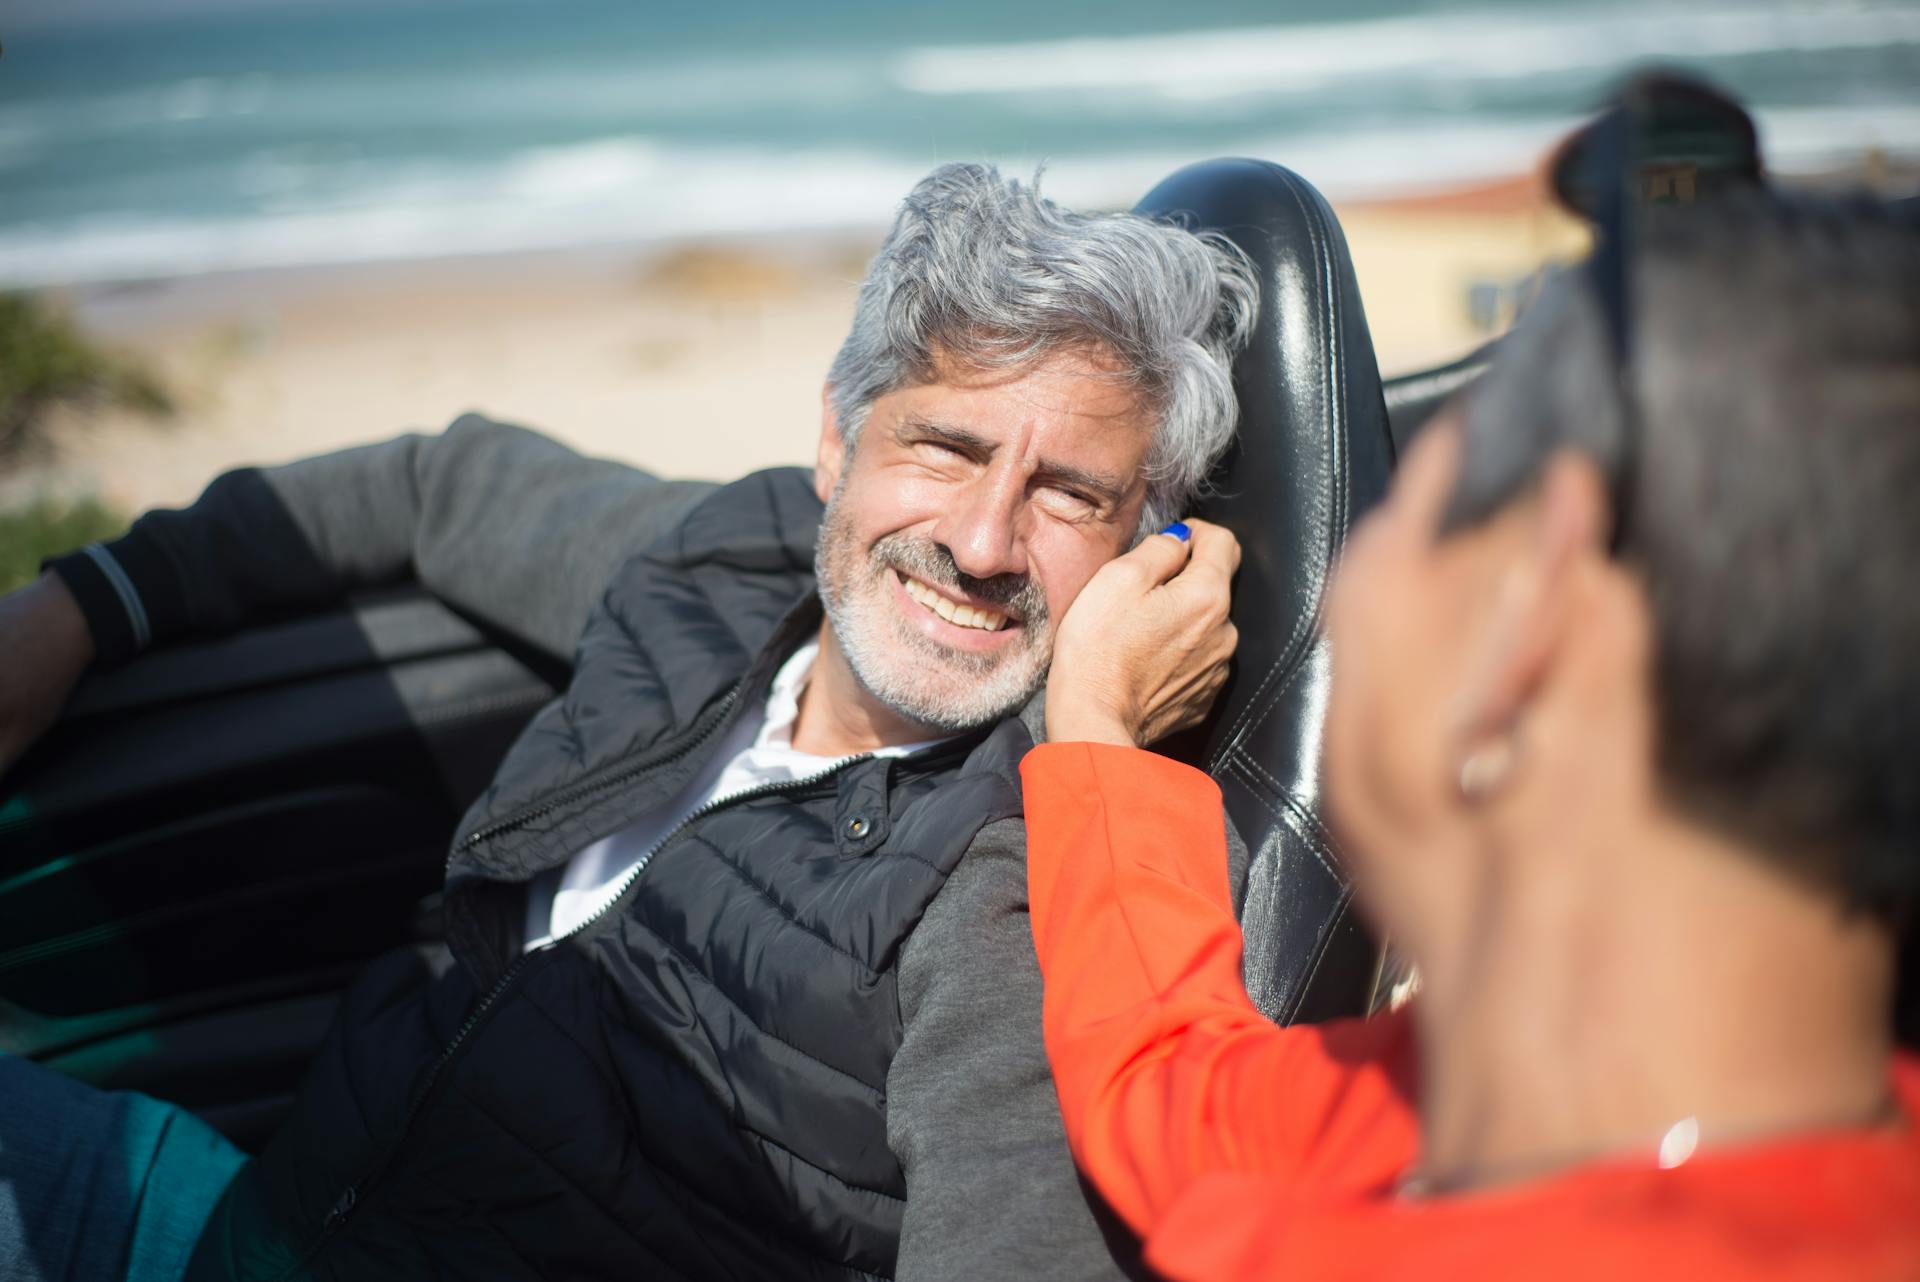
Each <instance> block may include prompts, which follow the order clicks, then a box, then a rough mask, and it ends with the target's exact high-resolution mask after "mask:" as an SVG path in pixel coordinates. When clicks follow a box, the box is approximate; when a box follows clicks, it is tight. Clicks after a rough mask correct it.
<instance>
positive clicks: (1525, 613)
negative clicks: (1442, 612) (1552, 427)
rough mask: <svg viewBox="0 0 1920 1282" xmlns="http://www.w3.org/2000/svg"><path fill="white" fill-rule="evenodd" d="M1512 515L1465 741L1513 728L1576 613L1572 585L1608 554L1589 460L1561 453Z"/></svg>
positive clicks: (1462, 722)
mask: <svg viewBox="0 0 1920 1282" xmlns="http://www.w3.org/2000/svg"><path fill="white" fill-rule="evenodd" d="M1526 507H1527V509H1528V510H1527V511H1526V512H1525V513H1516V516H1519V517H1521V519H1522V521H1523V522H1524V524H1523V525H1522V532H1521V533H1520V535H1519V538H1518V540H1517V546H1516V547H1515V548H1514V552H1515V553H1517V555H1513V556H1512V557H1511V559H1510V560H1509V563H1508V565H1507V567H1506V569H1505V570H1504V572H1503V578H1502V580H1501V583H1500V587H1499V591H1498V594H1497V596H1496V597H1495V600H1494V605H1493V610H1492V613H1491V617H1490V618H1489V619H1488V625H1487V627H1486V629H1485V631H1484V632H1483V633H1482V634H1481V635H1483V636H1484V637H1486V638H1487V644H1486V645H1485V647H1484V648H1483V651H1482V655H1481V662H1480V664H1479V665H1478V671H1477V672H1476V673H1475V674H1474V678H1473V679H1472V680H1471V681H1470V682H1469V684H1468V687H1467V689H1465V690H1463V691H1462V699H1461V702H1460V709H1459V711H1460V716H1459V723H1458V726H1457V732H1458V734H1459V736H1460V739H1461V741H1462V742H1463V743H1472V742H1474V741H1476V740H1479V739H1482V738H1485V737H1488V736H1495V735H1502V734H1505V733H1507V732H1508V731H1510V730H1511V729H1512V728H1513V725H1514V723H1515V722H1517V721H1518V720H1519V719H1520V715H1521V713H1522V712H1523V711H1525V709H1526V706H1527V703H1528V702H1529V701H1530V700H1531V699H1532V698H1533V695H1534V692H1535V691H1536V690H1537V689H1539V687H1540V686H1541V685H1542V684H1543V683H1544V682H1545V681H1546V679H1547V676H1548V674H1549V672H1550V670H1551V669H1552V667H1553V664H1554V661H1555V658H1556V656H1557V655H1558V653H1559V651H1560V649H1561V646H1562V645H1563V643H1564V642H1565V640H1566V638H1567V637H1568V636H1569V635H1571V633H1570V628H1572V627H1577V626H1578V620H1577V619H1576V618H1575V617H1574V616H1575V614H1576V613H1577V612H1578V610H1579V609H1580V601H1581V599H1582V598H1581V594H1580V593H1578V592H1576V591H1575V586H1576V583H1577V582H1578V580H1579V577H1580V575H1581V573H1582V572H1583V570H1585V569H1586V568H1587V567H1588V565H1589V563H1590V562H1591V561H1592V560H1593V559H1595V558H1599V559H1602V560H1604V559H1605V558H1606V555H1607V548H1606V532H1607V521H1608V515H1607V514H1608V502H1607V491H1606V481H1605V479H1604V478H1603V477H1602V476H1601V474H1600V469H1599V468H1598V467H1597V466H1595V465H1594V463H1593V460H1592V459H1590V458H1588V457H1587V456H1586V455H1584V454H1580V453H1577V452H1575V451H1572V450H1562V451H1560V452H1559V453H1558V454H1556V455H1555V456H1554V457H1553V458H1552V459H1550V460H1549V461H1548V463H1547V466H1546V470H1545V472H1544V473H1543V474H1542V476H1541V479H1540V486H1539V490H1538V492H1537V493H1536V494H1535V495H1534V496H1533V497H1532V498H1531V499H1529V500H1527V502H1526Z"/></svg>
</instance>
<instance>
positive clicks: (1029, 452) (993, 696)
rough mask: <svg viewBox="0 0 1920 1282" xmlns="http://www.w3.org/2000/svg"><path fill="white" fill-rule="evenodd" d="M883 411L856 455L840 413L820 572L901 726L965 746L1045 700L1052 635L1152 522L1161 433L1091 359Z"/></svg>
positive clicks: (830, 436) (949, 385)
mask: <svg viewBox="0 0 1920 1282" xmlns="http://www.w3.org/2000/svg"><path fill="white" fill-rule="evenodd" d="M934 374H935V377H934V380H933V381H932V382H930V383H924V384H920V385H917V386H912V387H905V388H901V389H899V390H897V391H893V392H889V393H887V394H885V395H883V396H880V397H878V398H876V399H875V400H874V402H873V404H872V405H871V406H870V408H869V410H868V414H867V418H866V422H865V424H864V425H863V426H862V428H861V431H860V434H859V440H858V443H857V444H856V445H855V447H854V449H853V451H852V452H851V454H850V455H849V454H848V452H847V451H846V450H845V449H844V447H843V441H842V438H841V436H840V434H839V431H838V429H837V426H836V425H835V423H834V422H833V419H832V415H831V411H829V413H828V416H827V421H826V423H825V426H824V429H823V431H822V433H821V441H820V458H819V465H818V468H817V470H816V472H815V485H816V487H817V488H818V489H819V492H820V496H821V498H822V499H823V500H825V502H826V503H827V513H826V517H825V519H824V520H823V522H822V525H821V530H820V544H819V551H818V554H817V556H816V566H817V569H818V571H819V576H820V594H821V598H822V599H823V600H824V601H825V603H826V607H827V622H828V627H827V636H826V641H827V644H828V646H830V647H837V650H838V655H837V657H838V658H841V659H844V661H845V663H846V665H847V667H848V668H849V669H850V670H851V672H852V674H853V676H854V677H855V678H856V679H857V681H858V684H859V686H860V687H861V689H862V690H863V691H864V692H865V694H866V695H868V696H869V697H871V698H873V699H875V700H877V701H878V702H879V703H880V704H881V705H883V706H884V707H885V708H886V709H887V710H888V711H890V712H891V713H892V714H893V715H894V716H896V717H899V718H902V719H904V720H905V721H908V722H911V723H914V724H916V725H918V726H921V727H926V728H930V729H933V730H938V731H943V732H951V731H956V730H961V729H965V728H968V727H971V726H977V725H982V724H986V723H988V722H991V721H993V720H996V719H997V718H999V717H1001V716H1004V715H1006V714H1007V713H1008V712H1011V711H1013V710H1015V709H1017V708H1018V707H1020V705H1021V704H1023V703H1024V702H1025V701H1026V700H1027V698H1028V697H1029V696H1030V695H1031V694H1032V693H1033V692H1034V691H1035V690H1036V689H1038V688H1039V685H1040V682H1041V680H1042V678H1043V677H1044V675H1045V672H1046V668H1047V663H1048V660H1049V659H1050V658H1051V656H1052V651H1053V627H1054V623H1055V621H1056V620H1058V619H1059V617H1060V615H1061V614H1062V613H1064V612H1065V610H1066V608H1067V607H1068V606H1069V605H1071V604H1072V603H1073V599H1074V597H1076V596H1078V595H1079V593H1080V589H1081V588H1082V587H1084V586H1085V585H1086V582H1087V580H1088V579H1089V578H1091V577H1092V576H1093V573H1094V571H1095V570H1097V569H1099V568H1100V566H1102V565H1104V564H1105V563H1106V562H1107V561H1109V560H1111V559H1112V558H1113V557H1115V556H1117V555H1118V554H1119V553H1120V552H1122V551H1124V550H1125V549H1126V547H1127V546H1128V544H1129V543H1130V542H1131V540H1132V536H1133V533H1134V531H1135V529H1136V527H1137V526H1138V525H1139V522H1140V512H1141V507H1142V505H1143V503H1144V501H1145V497H1146V479H1145V476H1144V475H1143V471H1144V466H1143V465H1144V463H1145V460H1146V457H1147V450H1148V447H1149V445H1150V444H1151V441H1152V430H1153V428H1152V421H1151V417H1150V415H1149V414H1148V413H1147V412H1146V411H1145V410H1144V408H1143V407H1142V405H1141V403H1140V398H1139V396H1138V395H1137V393H1136V392H1135V391H1134V389H1133V388H1131V387H1130V386H1128V385H1127V384H1126V383H1125V382H1124V381H1123V380H1121V379H1119V378H1117V377H1115V375H1114V373H1113V369H1112V367H1111V366H1110V365H1108V364H1106V363H1104V362H1102V361H1101V360H1099V359H1098V358H1096V357H1094V356H1093V355H1091V354H1088V353H1086V352H1081V351H1066V352H1060V353H1056V354H1053V355H1051V356H1048V357H1047V358H1045V359H1044V360H1042V361H1040V362H1038V363H1037V364H1034V365H1031V366H1027V367H1025V368H1023V369H1019V370H1013V371H1006V370H988V371H981V370H976V369H972V368H969V367H966V366H964V365H962V364H961V363H959V362H958V361H955V360H953V359H951V358H949V357H945V356H942V357H940V358H939V359H936V361H935V365H934Z"/></svg>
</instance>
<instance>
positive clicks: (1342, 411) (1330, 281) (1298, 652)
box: [1212, 178, 1351, 768]
mask: <svg viewBox="0 0 1920 1282" xmlns="http://www.w3.org/2000/svg"><path fill="white" fill-rule="evenodd" d="M1283 185H1284V186H1285V188H1286V190H1287V194H1288V195H1289V196H1291V197H1292V198H1293V201H1294V204H1295V205H1296V206H1297V207H1298V208H1299V209H1300V211H1301V213H1302V215H1303V216H1304V222H1305V225H1306V229H1307V235H1308V238H1309V240H1310V241H1311V243H1312V245H1313V249H1314V258H1315V262H1316V263H1317V265H1318V268H1319V276H1320V285H1321V304H1322V307H1323V309H1324V314H1325V316H1326V320H1327V331H1328V339H1329V341H1328V344H1327V348H1328V357H1329V359H1328V362H1327V366H1328V371H1327V378H1326V381H1325V383H1324V385H1323V388H1322V392H1323V394H1324V395H1325V397H1326V406H1327V414H1326V422H1327V425H1328V429H1329V430H1328V433H1327V447H1328V453H1329V457H1330V460H1331V462H1332V467H1331V470H1330V477H1329V484H1330V487H1331V490H1332V493H1331V495H1330V498H1331V499H1332V505H1331V506H1332V509H1333V519H1332V521H1331V523H1330V527H1329V531H1328V543H1327V546H1326V547H1325V548H1324V549H1323V551H1322V556H1321V558H1320V561H1319V563H1318V564H1317V565H1316V566H1315V567H1314V578H1315V583H1314V588H1313V593H1312V602H1313V603H1312V605H1311V606H1310V607H1309V608H1308V609H1307V610H1306V612H1305V614H1304V615H1303V617H1302V618H1301V619H1300V620H1298V621H1297V622H1296V624H1295V627H1294V631H1293V634H1292V635H1291V636H1290V637H1288V639H1287V645H1286V648H1285V649H1284V650H1283V651H1282V652H1281V657H1280V658H1279V659H1277V660H1275V662H1274V665H1273V667H1272V668H1271V669H1269V671H1268V673H1267V675H1266V677H1265V678H1263V679H1262V681H1261V683H1260V687H1259V688H1258V689H1257V690H1256V691H1255V692H1254V695H1253V697H1252V698H1251V699H1250V700H1248V702H1247V706H1246V708H1245V709H1244V710H1243V711H1242V712H1241V714H1240V716H1239V717H1238V718H1237V719H1236V721H1235V724H1234V726H1233V727H1232V729H1231V730H1230V731H1229V732H1228V733H1227V735H1226V737H1225V738H1224V740H1223V741H1222V742H1223V744H1224V745H1225V746H1224V747H1223V748H1222V750H1221V753H1220V755H1219V756H1218V757H1217V758H1216V760H1215V762H1214V765H1213V767H1212V768H1218V765H1219V762H1220V761H1222V760H1224V759H1225V757H1226V754H1227V753H1228V752H1230V751H1231V750H1232V749H1233V748H1234V747H1237V746H1238V745H1239V744H1240V743H1242V742H1244V741H1245V739H1246V738H1247V737H1248V736H1250V735H1251V734H1252V733H1253V732H1254V731H1255V730H1257V729H1259V727H1260V726H1262V725H1264V724H1265V723H1266V719H1267V717H1268V716H1270V715H1271V714H1272V711H1273V704H1271V703H1265V702H1263V700H1264V699H1265V698H1266V695H1267V688H1268V686H1269V685H1270V684H1271V683H1272V682H1273V680H1274V679H1275V678H1276V677H1277V676H1278V675H1279V674H1280V673H1281V671H1282V670H1283V669H1290V668H1295V667H1297V666H1298V665H1299V664H1300V663H1301V662H1302V661H1304V659H1305V657H1306V655H1307V654H1308V653H1310V652H1311V647H1307V646H1302V645H1301V644H1300V643H1301V641H1302V634H1303V633H1311V632H1313V631H1317V629H1318V625H1319V620H1320V614H1321V609H1322V605H1323V599H1322V598H1323V596H1324V594H1325V592H1326V586H1327V580H1328V577H1329V571H1330V570H1331V568H1332V565H1333V560H1334V556H1335V554H1336V552H1337V550H1338V547H1339V542H1340V538H1341V536H1342V535H1343V534H1344V532H1345V530H1346V520H1347V514H1348V512H1349V510H1350V507H1351V502H1350V494H1349V491H1348V485H1347V468H1346V461H1347V460H1346V449H1345V446H1346V427H1347V423H1348V414H1347V407H1346V404H1345V402H1344V401H1343V400H1342V398H1341V397H1340V395H1339V389H1340V387H1341V386H1342V385H1343V383H1344V379H1343V378H1342V377H1340V375H1341V373H1342V371H1343V370H1344V368H1345V366H1344V358H1343V352H1342V349H1341V344H1340V343H1339V341H1338V339H1339V335H1340V328H1341V327H1340V323H1339V322H1340V315H1339V308H1338V306H1337V302H1338V290H1337V288H1336V287H1335V282H1334V270H1333V268H1334V263H1333V254H1332V238H1331V237H1329V236H1327V235H1326V234H1325V232H1326V229H1325V227H1324V226H1323V225H1322V220H1321V218H1320V212H1319V211H1318V210H1315V209H1311V208H1309V207H1308V205H1307V202H1306V200H1305V199H1304V197H1302V195H1301V194H1300V191H1299V189H1298V187H1297V185H1296V182H1295V180H1293V179H1291V178H1289V179H1287V180H1285V181H1284V183H1283Z"/></svg>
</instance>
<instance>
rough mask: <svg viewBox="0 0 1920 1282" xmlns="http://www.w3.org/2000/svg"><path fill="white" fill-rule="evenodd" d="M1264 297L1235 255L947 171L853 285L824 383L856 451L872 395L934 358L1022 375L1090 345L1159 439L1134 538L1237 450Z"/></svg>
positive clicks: (1197, 237)
mask: <svg viewBox="0 0 1920 1282" xmlns="http://www.w3.org/2000/svg"><path fill="white" fill-rule="evenodd" d="M1258 299H1259V286H1258V284H1257V282H1256V278H1255V276H1254V271H1253V266H1252V264H1251V263H1250V262H1248V260H1247V257H1246V255H1245V254H1244V253H1242V252H1241V251H1240V249H1239V247H1238V246H1236V245H1234V244H1233V243H1232V242H1231V241H1229V240H1227V239H1226V238H1225V237H1224V236H1220V235H1217V234H1214V233H1198V234H1196V233H1194V232H1191V231H1189V230H1187V229H1186V228H1184V227H1181V226H1178V225H1177V224H1174V223H1171V222H1161V221H1156V220H1154V219H1149V218H1144V217H1141V216H1139V215H1135V214H1127V213H1106V214H1083V213H1075V212H1074V211H1072V210H1067V209H1061V208H1060V207H1059V206H1058V205H1055V204H1054V203H1053V202H1052V201H1050V200H1047V199H1044V198H1043V197H1042V196H1041V195H1040V193H1039V190H1038V188H1037V186H1036V185H1034V184H1026V183H1021V182H1019V181H1018V180H1016V179H1007V178H1002V177H1001V176H1000V172H999V170H997V169H995V168H994V167H993V166H991V165H980V164H953V165H942V166H941V167H940V168H938V169H936V170H934V171H933V172H932V173H931V174H929V175H927V176H926V177H925V178H923V179H922V180H921V181H920V182H919V184H918V185H917V186H915V187H914V189H913V190H912V191H911V192H909V193H908V195H907V199H906V202H905V204H904V205H903V206H902V207H901V210H900V214H899V217H898V218H896V219H895V220H894V224H893V230H892V231H891V232H889V233H888V234H887V239H886V242H885V243H884V244H882V245H881V247H880V252H879V253H878V254H876V255H875V256H874V260H873V263H872V265H871V266H870V267H869V268H868V269H867V277H866V280H865V281H864V282H863V283H862V284H861V286H860V298H859V302H858V303H857V305H856V306H855V309H854V314H853V330H852V332H851V333H849V334H848V335H847V339H846V342H844V343H843V344H841V346H840V352H839V354H838V355H837V356H835V357H834V360H833V367H832V369H831V370H830V371H829V372H828V375H827V380H828V382H829V383H830V384H831V392H830V393H829V396H830V399H831V405H832V408H833V413H834V417H835V419H836V421H837V422H838V424H839V427H840V434H841V437H842V439H843V440H844V441H845V443H846V447H847V449H848V450H849V451H851V450H852V448H853V445H854V442H855V441H856V440H858V439H859V435H860V429H861V427H862V426H863V424H864V423H865V421H866V416H867V410H868V408H869V407H870V406H871V405H872V404H873V402H874V400H875V398H877V397H880V396H883V395H885V394H886V393H888V392H891V391H895V390H897V389H899V388H901V387H906V386H910V385H913V384H915V383H922V382H927V381H930V380H931V379H932V377H933V361H934V357H935V354H936V353H937V352H945V353H948V354H950V355H952V356H954V357H956V358H957V359H959V360H961V361H963V362H964V363H966V364H968V365H971V366H974V367H977V368H982V369H995V368H1001V369H1017V368H1020V367H1022V366H1025V365H1030V364H1032V363H1033V362H1035V361H1037V360H1040V359H1042V358H1044V357H1046V356H1048V355H1051V354H1053V353H1054V352H1057V351H1061V350H1071V349H1074V348H1079V347H1089V348H1092V349H1094V350H1096V351H1098V352H1099V353H1100V354H1101V355H1103V356H1106V357H1109V358H1111V359H1112V360H1113V361H1114V362H1115V363H1116V364H1117V366H1118V367H1119V374H1118V377H1120V378H1123V379H1125V380H1126V381H1128V382H1129V383H1131V384H1132V385H1133V387H1134V388H1135V389H1136V392H1137V394H1138V395H1140V396H1141V397H1142V398H1143V402H1144V404H1145V405H1146V407H1147V408H1148V410H1149V411H1150V412H1151V413H1153V414H1154V415H1155V416H1156V418H1157V420H1158V426H1157V430H1156V431H1155V433H1154V440H1153V446H1152V448H1151V449H1150V450H1149V451H1148V455H1147V501H1146V508H1145V511H1144V512H1143V513H1142V516H1141V526H1140V528H1141V530H1142V531H1143V532H1148V531H1152V530H1156V529H1159V528H1160V527H1161V526H1162V525H1164V524H1166V523H1167V522H1168V521H1172V520H1177V519H1178V518H1179V517H1180V516H1182V515H1184V514H1185V513H1186V511H1187V508H1188V505H1189V504H1190V503H1191V502H1192V501H1193V500H1194V498H1195V497H1196V496H1197V495H1198V494H1199V493H1200V492H1201V488H1202V486H1203V485H1204V483H1205V481H1206V477H1207V473H1208V472H1209V471H1210V470H1211V469H1212V467H1213V465H1214V463H1215V462H1216V461H1217V460H1218V459H1219V458H1220V456H1221V455H1222V454H1224V453H1225V452H1226V449H1227V446H1228V445H1229V444H1231V443H1232V441H1233V431H1234V425H1235V423H1236V421H1237V418H1238V415H1239V402H1238V400H1237V399H1236V398H1235V396H1234V392H1233V372H1232V365H1233V358H1234V355H1235V354H1236V353H1237V352H1238V351H1239V350H1240V349H1241V348H1242V347H1244V346H1245V345H1246V342H1247V338H1248V336H1249V335H1250V334H1251V333H1252V331H1253V323H1254V318H1255V314H1256V310H1257V307H1258Z"/></svg>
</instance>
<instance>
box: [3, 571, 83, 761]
mask: <svg viewBox="0 0 1920 1282" xmlns="http://www.w3.org/2000/svg"><path fill="white" fill-rule="evenodd" d="M91 662H93V634H92V633H90V632H89V631H87V620H86V617H85V616H84V615H82V614H81V613H80V607H79V605H78V604H76V603H75V602H74V599H73V594H72V593H71V592H69V591H67V585H66V584H64V583H62V582H61V581H60V579H59V576H57V575H54V574H42V575H41V576H40V577H39V578H37V579H35V580H34V581H33V582H32V583H29V584H28V585H27V586H26V587H24V588H21V589H19V590H18V591H15V592H10V593H8V594H7V595H6V596H3V597H0V774H5V773H6V772H7V770H8V769H9V768H11V767H12V765H13V763H14V762H15V761H18V760H19V759H20V757H21V755H22V754H23V753H25V752H26V750H27V749H28V748H30V747H32V746H33V741H34V740H35V739H38V738H39V737H40V735H41V734H42V733H43V732H44V731H45V730H46V728H47V727H48V726H50V725H52V724H53V723H54V720H55V718H57V717H58V716H59V715H60V709H61V708H62V707H63V706H65V704H66V702H67V696H68V695H69V694H71V693H72V692H73V687H74V684H75V683H76V682H78V681H79V680H80V674H81V673H83V672H85V671H86V670H87V665H88V664H89V663H91Z"/></svg>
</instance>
